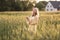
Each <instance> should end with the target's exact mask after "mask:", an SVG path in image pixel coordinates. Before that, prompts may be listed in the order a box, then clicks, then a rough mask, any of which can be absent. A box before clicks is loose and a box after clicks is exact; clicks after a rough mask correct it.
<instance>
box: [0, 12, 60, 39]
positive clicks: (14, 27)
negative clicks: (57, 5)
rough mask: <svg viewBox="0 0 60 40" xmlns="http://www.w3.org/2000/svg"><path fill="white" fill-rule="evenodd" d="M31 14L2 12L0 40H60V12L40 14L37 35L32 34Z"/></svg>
mask: <svg viewBox="0 0 60 40" xmlns="http://www.w3.org/2000/svg"><path fill="white" fill-rule="evenodd" d="M30 15H31V12H0V40H60V12H40V17H39V22H38V26H37V33H36V34H34V33H30V32H29V31H28V30H27V29H28V25H27V23H26V17H27V16H30Z"/></svg>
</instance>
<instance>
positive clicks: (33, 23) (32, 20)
mask: <svg viewBox="0 0 60 40" xmlns="http://www.w3.org/2000/svg"><path fill="white" fill-rule="evenodd" d="M38 20H39V10H38V8H36V7H34V8H33V11H32V15H31V16H30V17H27V23H28V24H29V28H28V30H29V31H36V29H37V23H38Z"/></svg>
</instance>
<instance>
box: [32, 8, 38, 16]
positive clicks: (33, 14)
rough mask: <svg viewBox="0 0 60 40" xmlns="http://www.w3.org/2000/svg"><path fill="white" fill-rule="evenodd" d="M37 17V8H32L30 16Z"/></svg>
mask: <svg viewBox="0 0 60 40" xmlns="http://www.w3.org/2000/svg"><path fill="white" fill-rule="evenodd" d="M36 15H37V16H39V10H38V8H33V12H32V16H36Z"/></svg>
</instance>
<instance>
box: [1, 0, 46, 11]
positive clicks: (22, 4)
mask: <svg viewBox="0 0 60 40" xmlns="http://www.w3.org/2000/svg"><path fill="white" fill-rule="evenodd" d="M46 4H47V2H46V1H40V2H39V3H36V7H38V8H39V10H44V8H45V6H46ZM32 7H33V3H32V2H30V1H29V0H27V1H20V0H0V11H30V10H32Z"/></svg>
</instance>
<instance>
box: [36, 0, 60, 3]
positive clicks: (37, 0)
mask: <svg viewBox="0 0 60 40" xmlns="http://www.w3.org/2000/svg"><path fill="white" fill-rule="evenodd" d="M39 1H50V0H36V2H37V3H38V2H39ZM52 1H55V0H52ZM57 1H60V0H57Z"/></svg>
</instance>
